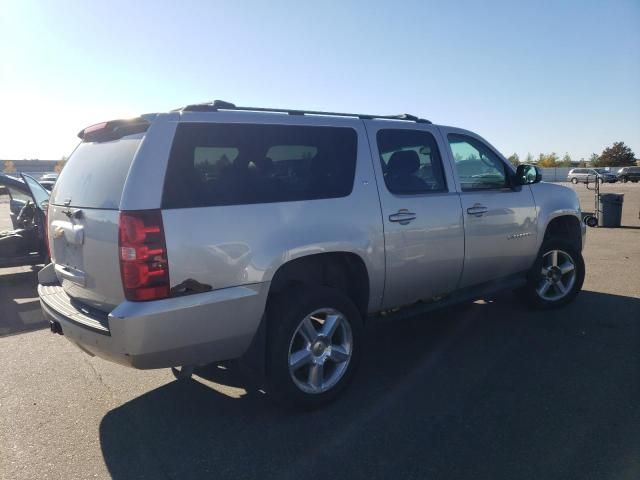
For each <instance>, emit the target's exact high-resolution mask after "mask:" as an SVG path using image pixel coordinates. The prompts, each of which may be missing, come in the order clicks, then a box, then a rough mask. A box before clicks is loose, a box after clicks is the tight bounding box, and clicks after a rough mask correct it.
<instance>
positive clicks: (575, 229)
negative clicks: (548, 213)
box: [541, 212, 584, 251]
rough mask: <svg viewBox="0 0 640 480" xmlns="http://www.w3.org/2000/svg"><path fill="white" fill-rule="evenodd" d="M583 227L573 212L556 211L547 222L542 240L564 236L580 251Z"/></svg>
mask: <svg viewBox="0 0 640 480" xmlns="http://www.w3.org/2000/svg"><path fill="white" fill-rule="evenodd" d="M583 228H584V226H583V224H582V222H581V221H580V219H579V218H578V217H577V216H576V215H575V214H573V212H572V213H568V212H558V213H557V214H556V215H554V216H553V217H552V218H550V219H549V221H548V222H547V224H546V227H545V230H544V236H543V238H542V242H544V241H545V240H547V239H548V238H550V237H554V236H557V237H561V238H566V239H568V240H569V241H570V242H571V243H573V244H574V245H575V247H576V249H577V250H578V251H581V250H582V247H583V238H582V235H583ZM542 242H541V243H542Z"/></svg>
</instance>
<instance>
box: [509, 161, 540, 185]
mask: <svg viewBox="0 0 640 480" xmlns="http://www.w3.org/2000/svg"><path fill="white" fill-rule="evenodd" d="M515 180H516V182H515V183H516V185H531V184H532V183H538V182H540V181H541V180H542V170H540V169H539V168H538V167H536V166H535V165H518V168H516V178H515Z"/></svg>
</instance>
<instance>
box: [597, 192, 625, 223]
mask: <svg viewBox="0 0 640 480" xmlns="http://www.w3.org/2000/svg"><path fill="white" fill-rule="evenodd" d="M598 200H599V202H598V208H599V210H600V216H599V219H598V226H599V227H619V226H620V224H621V222H622V204H623V203H624V195H623V194H619V193H601V194H600V196H599V198H598Z"/></svg>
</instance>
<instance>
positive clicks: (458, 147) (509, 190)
mask: <svg viewBox="0 0 640 480" xmlns="http://www.w3.org/2000/svg"><path fill="white" fill-rule="evenodd" d="M442 131H443V134H444V135H445V136H446V138H447V141H448V143H449V147H450V148H449V151H448V153H449V155H450V158H451V163H452V164H453V165H454V170H455V174H456V180H457V182H458V185H459V189H460V200H461V203H462V210H463V214H464V230H465V260H464V271H463V274H462V281H461V282H460V287H468V286H473V285H478V284H480V283H484V282H486V281H489V280H496V279H499V278H503V277H507V276H509V275H512V274H516V273H520V272H524V271H526V270H528V269H529V267H531V265H532V263H533V261H534V259H535V256H536V253H537V248H536V245H537V238H536V237H537V215H536V207H535V202H534V198H533V194H532V192H531V189H530V187H529V186H528V185H525V186H512V184H513V182H512V181H511V177H512V176H513V173H514V172H513V169H512V168H511V167H510V166H509V165H508V164H507V163H506V162H505V161H504V160H503V159H502V158H500V156H499V155H498V154H497V153H496V152H495V151H494V150H493V149H492V148H491V147H489V145H487V144H486V143H485V142H484V141H483V140H482V139H480V138H479V137H476V136H473V135H471V134H469V133H468V132H462V131H457V130H455V129H447V128H443V129H442Z"/></svg>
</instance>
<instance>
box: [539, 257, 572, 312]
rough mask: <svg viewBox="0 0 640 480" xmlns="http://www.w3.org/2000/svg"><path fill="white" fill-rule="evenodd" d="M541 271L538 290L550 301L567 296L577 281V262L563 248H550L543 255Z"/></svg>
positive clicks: (541, 295) (540, 294)
mask: <svg viewBox="0 0 640 480" xmlns="http://www.w3.org/2000/svg"><path fill="white" fill-rule="evenodd" d="M540 273H541V278H540V281H539V282H538V287H537V288H536V292H537V293H538V296H539V297H540V298H542V299H543V300H547V301H550V302H555V301H558V300H561V299H563V298H564V297H566V296H567V295H568V294H569V292H571V290H572V289H573V286H574V284H575V282H576V264H575V262H574V260H573V258H571V255H569V254H568V253H567V252H564V251H562V250H550V251H549V252H547V253H545V254H544V255H543V257H542V269H541V272H540Z"/></svg>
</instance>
